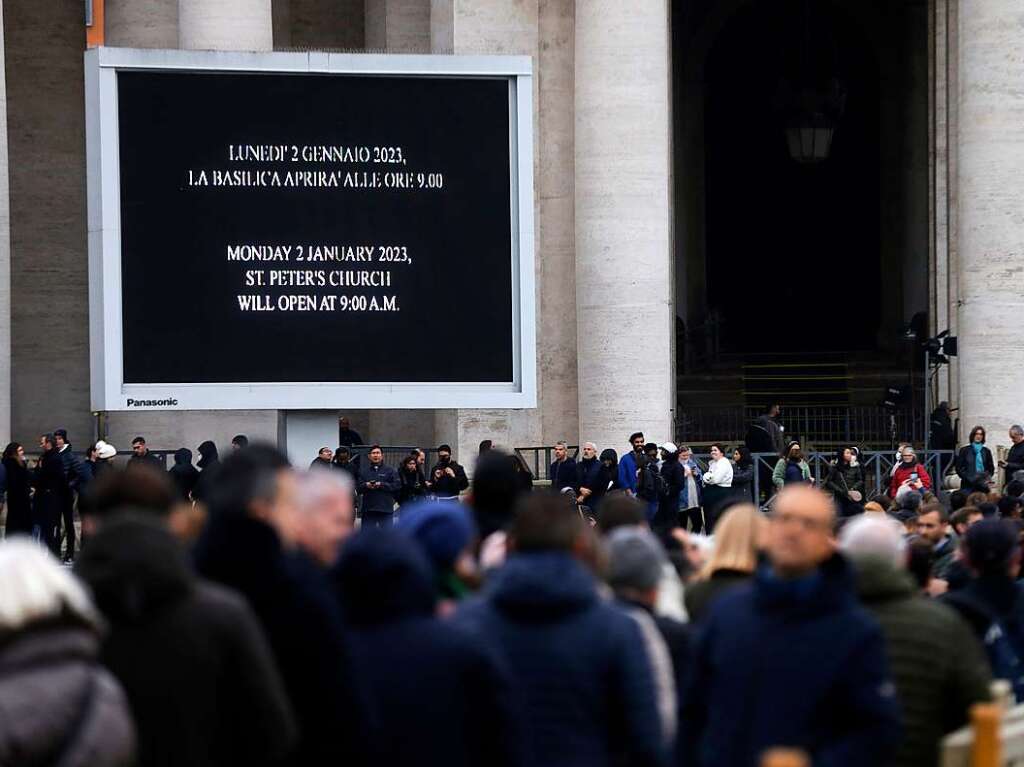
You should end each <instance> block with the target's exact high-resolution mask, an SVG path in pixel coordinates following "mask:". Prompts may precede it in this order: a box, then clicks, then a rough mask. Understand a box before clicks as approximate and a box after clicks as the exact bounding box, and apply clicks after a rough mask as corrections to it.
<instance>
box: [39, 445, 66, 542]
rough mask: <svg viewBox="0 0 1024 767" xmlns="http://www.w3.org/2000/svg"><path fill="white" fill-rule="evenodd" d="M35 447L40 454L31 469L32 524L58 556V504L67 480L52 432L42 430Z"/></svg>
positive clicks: (41, 539) (60, 501) (42, 539)
mask: <svg viewBox="0 0 1024 767" xmlns="http://www.w3.org/2000/svg"><path fill="white" fill-rule="evenodd" d="M39 449H40V450H41V451H42V455H41V456H40V457H39V458H38V459H37V461H36V467H35V470H34V471H33V477H32V486H33V488H34V489H35V495H34V497H33V503H32V511H33V516H34V519H33V526H38V527H39V530H40V533H39V537H40V541H41V542H42V543H43V545H44V546H46V547H47V548H48V549H49V550H50V551H51V552H52V553H53V555H54V556H55V557H57V558H58V559H59V558H60V537H59V536H58V535H57V528H58V525H59V524H60V513H61V504H62V503H63V498H64V494H65V493H66V492H67V490H66V488H67V480H66V478H65V476H64V462H63V461H62V460H61V457H60V455H59V454H58V453H57V446H56V443H55V441H54V438H53V435H52V434H43V435H42V436H41V437H40V438H39Z"/></svg>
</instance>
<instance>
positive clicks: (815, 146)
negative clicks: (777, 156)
mask: <svg viewBox="0 0 1024 767" xmlns="http://www.w3.org/2000/svg"><path fill="white" fill-rule="evenodd" d="M834 133H835V123H834V122H833V121H832V119H831V118H829V117H827V116H826V115H824V114H822V113H820V112H814V113H811V112H808V113H805V114H803V115H800V116H798V117H796V118H795V119H793V120H791V121H790V123H789V124H788V125H787V126H786V143H787V145H788V147H789V156H790V157H792V158H793V159H794V160H796V161H797V162H798V163H801V164H812V163H817V162H821V161H823V160H827V159H828V156H829V152H831V151H832V135H833V134H834Z"/></svg>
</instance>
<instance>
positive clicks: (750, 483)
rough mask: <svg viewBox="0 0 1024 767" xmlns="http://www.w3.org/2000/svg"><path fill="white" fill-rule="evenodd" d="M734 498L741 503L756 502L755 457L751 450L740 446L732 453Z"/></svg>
mask: <svg viewBox="0 0 1024 767" xmlns="http://www.w3.org/2000/svg"><path fill="white" fill-rule="evenodd" d="M732 490H733V498H734V499H735V500H736V501H737V502H740V503H753V502H754V500H755V499H754V457H753V456H752V455H751V454H750V448H748V447H747V446H746V445H740V446H739V447H737V448H736V449H735V450H733V451H732Z"/></svg>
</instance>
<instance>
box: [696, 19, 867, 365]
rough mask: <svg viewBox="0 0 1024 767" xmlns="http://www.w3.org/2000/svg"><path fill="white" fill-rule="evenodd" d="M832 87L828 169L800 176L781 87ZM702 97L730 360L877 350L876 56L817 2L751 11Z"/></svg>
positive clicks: (726, 35)
mask: <svg viewBox="0 0 1024 767" xmlns="http://www.w3.org/2000/svg"><path fill="white" fill-rule="evenodd" d="M808 8H809V13H807V12H806V11H807V9H808ZM805 29H806V30H807V32H806V33H805ZM805 34H806V38H805ZM805 39H808V40H809V45H807V46H805ZM833 77H836V78H838V79H839V80H840V82H841V83H842V85H843V86H844V88H845V90H846V92H847V98H846V106H845V111H844V114H843V116H842V119H841V121H840V123H839V126H838V128H837V130H836V132H835V136H834V140H833V143H832V151H831V156H830V157H829V159H827V160H825V161H824V162H821V163H818V164H813V165H805V164H799V163H797V162H795V161H794V160H793V159H792V158H791V157H790V155H789V152H788V150H787V145H786V138H785V133H784V127H785V116H784V114H783V113H782V111H781V110H780V104H779V99H780V85H781V84H782V83H785V82H788V83H791V84H796V85H799V84H800V83H801V82H806V81H808V80H810V81H812V82H814V83H816V84H824V83H825V82H827V81H828V80H829V79H830V78H833ZM704 85H705V125H704V136H705V162H706V171H705V178H706V194H707V218H706V225H707V285H708V302H709V308H711V309H713V310H717V311H718V312H719V313H720V315H721V317H722V318H723V320H724V327H723V346H724V348H725V349H726V350H727V351H734V352H751V351H757V352H793V351H811V352H816V351H825V350H831V351H853V350H863V349H874V348H876V344H877V337H878V329H879V318H880V307H881V290H880V289H879V281H880V279H881V268H880V221H879V219H880V204H879V195H880V182H881V178H880V165H881V156H880V118H879V111H880V95H879V72H878V65H877V63H876V61H875V59H874V57H873V55H872V51H871V47H870V43H869V42H868V41H866V40H864V39H863V38H862V37H861V36H860V35H859V31H858V30H857V28H856V27H855V25H854V24H852V23H851V21H850V19H848V18H845V17H844V16H843V14H842V13H841V12H840V11H838V10H837V9H835V8H833V7H831V6H830V5H829V4H827V3H823V2H820V1H819V0H814V1H813V2H809V3H807V6H805V4H804V2H801V1H794V0H783V1H782V2H771V3H754V4H751V5H748V6H747V7H746V8H745V9H744V10H743V11H741V12H739V13H738V14H737V15H736V16H735V17H734V18H733V19H732V20H731V21H730V22H729V24H728V25H727V26H726V27H725V29H723V31H722V33H721V34H720V35H719V36H718V38H717V40H716V42H715V44H714V45H713V47H712V49H711V51H710V53H709V55H708V59H707V63H706V68H705V83H704Z"/></svg>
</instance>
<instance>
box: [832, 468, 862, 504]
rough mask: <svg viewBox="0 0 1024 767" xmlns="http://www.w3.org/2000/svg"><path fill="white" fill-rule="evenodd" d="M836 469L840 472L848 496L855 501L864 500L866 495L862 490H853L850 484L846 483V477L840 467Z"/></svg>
mask: <svg viewBox="0 0 1024 767" xmlns="http://www.w3.org/2000/svg"><path fill="white" fill-rule="evenodd" d="M836 471H837V473H838V474H839V479H841V480H843V487H845V488H846V497H847V498H849V499H850V500H851V501H853V502H854V503H860V502H861V501H862V500H864V496H863V495H861V492H860V491H859V490H851V489H850V486H849V485H848V484H846V477H845V476H843V472H841V471H839V470H838V469H837V470H836Z"/></svg>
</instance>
